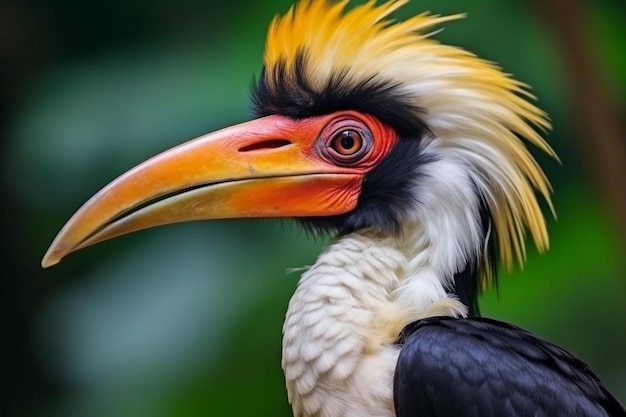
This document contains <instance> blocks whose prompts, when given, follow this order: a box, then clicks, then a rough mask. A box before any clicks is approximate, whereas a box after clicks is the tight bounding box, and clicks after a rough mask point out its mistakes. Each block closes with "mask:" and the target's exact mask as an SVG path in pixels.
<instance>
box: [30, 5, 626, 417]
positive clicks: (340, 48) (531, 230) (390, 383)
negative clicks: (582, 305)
mask: <svg viewBox="0 0 626 417" xmlns="http://www.w3.org/2000/svg"><path fill="white" fill-rule="evenodd" d="M406 3H407V1H406V0H397V1H396V0H391V1H387V2H383V3H378V2H376V1H375V0H372V1H369V2H366V3H363V4H358V5H350V7H348V4H349V0H342V1H335V2H334V1H326V0H300V1H299V2H297V3H296V4H295V5H293V6H292V7H291V8H290V9H289V10H288V11H287V12H286V13H285V14H284V15H282V16H276V17H275V18H274V20H273V21H272V22H271V24H270V27H269V30H268V34H267V40H266V45H265V53H264V57H263V67H262V72H261V74H260V76H259V77H258V81H257V82H256V83H255V85H254V86H253V91H252V105H253V108H254V113H255V117H254V118H253V119H252V120H250V121H247V122H243V123H241V124H237V125H234V126H230V127H226V128H223V129H221V130H218V131H216V132H213V133H209V134H207V135H204V136H201V137H199V138H196V139H193V140H191V141H188V142H184V143H182V144H180V145H178V146H175V147H174V148H171V149H169V150H166V151H164V152H163V153H161V154H158V155H156V156H154V157H152V158H149V159H148V160H146V161H145V162H143V163H141V164H139V165H137V166H136V167H134V168H132V169H131V170H129V171H127V172H126V173H124V174H122V175H121V176H119V177H118V178H117V179H115V180H113V181H112V182H111V183H110V184H108V185H106V186H105V187H104V188H102V189H101V190H100V191H99V192H97V193H96V194H95V195H94V196H93V197H92V198H91V199H89V200H88V201H87V202H86V203H85V204H84V205H83V206H82V207H81V208H80V209H79V210H78V211H77V212H76V213H75V214H74V215H73V216H72V217H71V219H70V220H69V221H68V222H67V223H66V224H65V226H64V227H63V228H62V229H61V231H60V232H59V234H58V235H57V237H56V238H55V239H54V241H53V242H52V244H51V246H50V248H49V249H48V251H47V253H46V254H45V256H44V258H43V260H42V265H43V267H49V266H51V265H54V264H56V263H58V262H59V261H60V260H61V258H63V257H65V256H66V255H68V254H69V253H71V252H74V251H76V250H78V249H81V248H85V247H87V246H90V245H93V244H96V243H98V242H101V241H104V240H107V239H111V238H113V237H116V236H120V235H123V234H126V233H131V232H134V231H138V230H141V229H146V228H149V227H154V226H158V225H164V224H170V223H177V222H185V221H194V220H208V219H224V218H237V217H267V218H294V219H296V220H297V221H298V222H300V223H301V225H302V226H303V227H304V228H305V229H307V230H310V231H312V232H313V233H322V234H330V235H332V237H333V238H332V241H331V243H330V245H329V246H328V247H327V248H326V249H325V250H324V251H323V252H322V253H321V254H320V255H319V257H318V259H317V261H316V262H315V264H314V265H313V266H311V267H310V268H309V269H308V270H306V271H305V272H304V273H303V274H302V276H301V278H300V280H299V283H298V285H297V287H296V289H295V292H294V294H293V296H292V298H291V300H290V302H289V306H288V311H287V314H286V318H285V322H284V326H283V344H282V368H283V371H284V374H285V381H286V389H287V394H288V400H289V402H290V404H291V407H292V411H293V414H294V416H296V417H314V416H319V417H339V416H360V417H374V416H375V417H393V416H397V417H417V416H420V417H424V416H439V417H441V416H481V417H486V416H487V417H488V416H499V417H502V416H520V417H521V416H534V417H540V416H552V417H554V416H626V410H625V409H624V408H623V406H622V405H621V404H620V402H619V401H618V400H617V399H616V398H615V397H614V396H613V395H612V394H611V393H610V392H609V391H608V390H607V389H606V388H605V387H604V386H603V385H602V383H601V381H600V380H599V378H598V377H597V376H596V375H595V374H594V373H593V371H592V370H591V369H590V368H589V366H588V365H587V364H586V363H585V362H583V361H582V360H580V359H578V358H576V357H575V356H574V355H572V354H570V353H569V352H567V351H566V350H564V349H562V348H560V347H558V346H556V345H554V344H552V343H550V342H548V341H545V340H543V339H542V338H540V337H538V336H535V335H533V334H531V333H529V332H527V331H525V330H522V329H521V328H519V327H516V326H514V325H512V324H508V323H504V322H500V321H496V320H493V319H489V318H485V317H482V316H481V315H480V311H479V308H478V297H479V295H480V293H481V291H484V290H486V289H487V288H489V287H492V286H493V285H494V283H496V280H497V268H498V267H500V266H502V267H504V268H510V267H511V266H512V265H513V264H515V263H518V264H520V265H523V264H524V262H525V259H526V252H525V245H526V238H527V235H530V238H532V240H533V241H534V244H535V245H536V246H537V248H538V249H539V250H540V251H544V250H546V249H547V248H548V244H549V238H548V232H547V226H546V219H545V216H544V214H543V211H542V207H541V206H542V204H544V205H545V206H546V207H547V209H548V210H550V211H551V212H552V213H554V208H553V205H552V202H551V194H552V188H551V185H550V183H549V180H548V178H547V177H546V175H545V174H544V172H543V170H542V168H541V167H540V166H539V164H538V162H537V161H536V159H535V158H534V157H533V155H532V154H531V152H530V150H529V146H532V147H534V148H537V149H538V150H539V151H540V152H543V153H545V154H547V155H549V156H551V157H553V158H558V157H557V155H556V154H555V152H554V150H553V149H552V148H551V147H550V145H549V144H548V142H547V141H546V139H545V138H544V136H546V135H547V133H548V132H549V130H550V122H549V119H548V116H547V114H546V113H545V112H544V111H542V110H541V109H540V108H539V107H538V106H537V105H536V103H535V102H536V98H535V97H534V96H533V95H532V94H531V92H530V88H529V87H528V86H527V85H525V84H524V83H522V82H520V81H518V80H516V79H514V78H513V76H511V75H509V74H507V73H505V72H504V71H503V70H502V69H501V68H500V66H498V65H497V64H495V63H492V62H490V61H487V60H485V59H482V58H479V57H478V56H476V55H475V54H473V53H471V52H469V51H467V50H465V49H462V48H460V47H457V46H451V45H447V44H443V43H441V42H439V41H437V40H436V39H435V35H436V33H437V31H438V30H439V28H440V27H441V25H442V24H444V23H448V22H451V21H454V20H458V19H461V18H463V17H464V15H463V14H454V15H447V16H445V15H444V16H442V15H437V14H431V13H422V14H417V15H414V16H411V17H408V18H406V19H404V20H395V19H394V18H393V14H394V12H396V10H398V9H399V8H400V7H402V6H403V5H405V4H406ZM542 201H543V203H542Z"/></svg>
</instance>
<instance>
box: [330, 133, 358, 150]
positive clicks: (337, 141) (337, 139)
mask: <svg viewBox="0 0 626 417" xmlns="http://www.w3.org/2000/svg"><path fill="white" fill-rule="evenodd" d="M330 146H332V148H333V149H334V150H335V152H337V153H338V154H339V155H344V156H348V155H354V154H355V153H357V152H358V151H359V150H360V149H361V148H362V147H363V138H362V137H361V135H360V134H359V132H357V131H356V130H352V129H346V130H342V131H341V132H339V133H337V134H336V135H335V136H334V137H333V139H332V141H331V145H330Z"/></svg>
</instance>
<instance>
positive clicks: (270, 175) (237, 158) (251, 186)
mask: <svg viewBox="0 0 626 417" xmlns="http://www.w3.org/2000/svg"><path fill="white" fill-rule="evenodd" d="M330 117H332V116H320V117H314V118H310V119H302V120H293V119H290V118H287V117H283V116H267V117H263V118H260V119H256V120H252V121H249V122H246V123H242V124H239V125H235V126H232V127H228V128H225V129H222V130H219V131H217V132H214V133H210V134H207V135H205V136H201V137H199V138H197V139H193V140H191V141H189V142H186V143H183V144H181V145H179V146H176V147H174V148H172V149H170V150H167V151H165V152H163V153H161V154H159V155H157V156H155V157H153V158H151V159H149V160H147V161H145V162H143V163H142V164H140V165H138V166H136V167H135V168H133V169H131V170H130V171H128V172H126V173H125V174H123V175H121V176H120V177H118V178H117V179H116V180H114V181H113V182H111V183H110V184H108V185H107V186H106V187H104V188H103V189H102V190H100V191H99V192H98V193H97V194H95V195H94V196H93V197H92V198H91V199H90V200H89V201H87V202H86V203H85V204H84V205H83V206H82V207H81V208H80V209H79V210H78V211H77V212H76V213H75V214H74V215H73V216H72V218H71V219H70V220H69V221H68V222H67V223H66V224H65V226H64V227H63V229H62V230H61V231H60V232H59V234H58V235H57V237H56V238H55V239H54V241H53V242H52V244H51V245H50V248H49V249H48V251H47V252H46V254H45V256H44V258H43V260H42V266H43V267H44V268H45V267H48V266H51V265H54V264H56V263H58V262H59V261H60V260H61V258H63V257H64V256H66V255H67V254H69V253H71V252H73V251H75V250H78V249H80V248H84V247H86V246H89V245H92V244H94V243H98V242H101V241H103V240H106V239H110V238H113V237H116V236H120V235H123V234H126V233H131V232H134V231H137V230H141V229H146V228H149V227H154V226H159V225H164V224H169V223H177V222H184V221H191V220H204V219H220V218H234V217H299V216H329V215H336V214H342V213H346V212H348V211H350V210H352V209H354V208H355V207H356V204H357V200H358V196H359V193H360V188H361V182H362V178H363V175H364V173H363V172H362V171H361V170H357V169H351V168H346V167H339V166H337V165H334V164H332V163H330V162H328V161H326V160H324V158H321V157H320V156H319V154H318V152H317V147H316V139H317V138H318V136H319V134H320V132H321V131H322V129H323V128H324V126H325V125H326V123H327V122H328V120H329V119H330Z"/></svg>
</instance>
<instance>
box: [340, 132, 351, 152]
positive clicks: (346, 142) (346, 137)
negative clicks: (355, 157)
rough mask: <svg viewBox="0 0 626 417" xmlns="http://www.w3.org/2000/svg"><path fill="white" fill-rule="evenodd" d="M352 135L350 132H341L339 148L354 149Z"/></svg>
mask: <svg viewBox="0 0 626 417" xmlns="http://www.w3.org/2000/svg"><path fill="white" fill-rule="evenodd" d="M353 135H354V133H353V132H350V131H346V132H343V134H342V135H341V147H342V148H344V149H352V148H353V147H354V136H353Z"/></svg>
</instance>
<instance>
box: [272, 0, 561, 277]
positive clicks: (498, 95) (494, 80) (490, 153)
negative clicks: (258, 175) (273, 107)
mask: <svg viewBox="0 0 626 417" xmlns="http://www.w3.org/2000/svg"><path fill="white" fill-rule="evenodd" d="M406 3H407V0H399V1H388V2H386V3H383V4H380V5H377V4H376V2H375V1H370V2H368V3H365V4H363V5H359V6H355V7H353V8H352V9H350V10H348V11H346V6H347V4H348V0H343V1H339V2H336V3H332V2H328V1H323V0H322V1H315V0H302V1H300V2H299V3H298V4H296V5H295V6H293V7H292V8H291V9H290V10H289V11H288V12H287V13H286V15H284V16H283V17H276V18H275V19H274V20H273V22H272V23H271V25H270V28H269V32H268V36H267V43H266V51H265V57H264V63H265V69H266V71H268V72H272V71H273V70H274V69H275V68H276V67H277V66H285V67H286V68H287V71H286V72H285V74H287V76H289V74H290V72H289V69H290V68H293V67H294V66H295V65H296V61H297V59H298V58H297V57H298V56H299V55H302V52H303V51H305V52H306V57H307V61H306V65H305V66H304V71H305V73H304V76H305V77H306V78H307V80H308V82H309V85H311V86H312V87H313V88H316V87H319V88H320V89H322V88H323V86H324V85H326V84H327V83H328V80H329V79H330V78H331V77H332V76H333V74H336V73H337V72H339V71H343V74H344V76H345V77H346V78H349V79H352V80H354V81H355V82H359V81H363V80H369V79H372V78H373V77H379V78H381V79H384V80H389V81H390V82H392V83H393V84H394V85H397V86H398V88H401V89H402V92H403V93H405V94H408V95H411V96H412V97H414V99H415V101H416V102H417V103H419V106H420V107H422V108H424V109H426V111H427V115H426V116H425V119H426V123H427V125H428V127H429V128H430V129H431V130H432V131H433V133H434V134H435V136H436V137H438V138H440V139H441V140H442V141H443V142H444V143H445V145H446V146H447V147H450V148H454V149H455V150H457V151H458V153H459V155H461V157H462V158H465V159H466V160H465V161H464V162H466V163H467V164H469V165H470V166H471V168H472V169H473V170H474V171H475V173H476V177H477V178H479V180H480V182H481V183H484V184H486V185H485V187H484V188H485V189H484V190H482V191H483V193H484V198H485V200H486V204H487V205H488V207H489V210H490V212H491V216H492V220H493V225H492V228H493V229H494V231H495V233H496V235H497V239H498V245H499V254H500V258H501V259H502V260H503V262H504V264H505V266H507V267H510V266H511V264H512V262H513V260H514V259H515V258H517V260H518V261H519V263H520V264H523V263H524V261H525V256H526V254H525V247H524V241H525V237H526V230H529V231H530V234H531V236H532V238H533V240H534V241H535V244H536V245H537V247H538V249H539V250H542V251H543V250H545V249H547V247H548V233H547V230H546V222H545V219H544V216H543V214H542V212H541V208H540V206H539V203H538V201H537V196H536V191H537V192H538V194H541V195H542V196H543V198H544V199H545V200H546V201H547V203H548V205H549V207H550V209H551V210H552V211H553V209H552V203H551V200H550V195H551V191H552V190H551V187H550V184H549V182H548V180H547V178H546V176H545V175H544V173H543V171H542V170H541V168H540V167H539V165H538V164H537V162H536V161H535V159H534V158H533V157H532V156H531V154H530V153H529V151H528V149H527V148H526V145H525V143H524V141H523V140H526V141H528V142H529V143H531V144H533V145H534V146H537V147H538V148H539V149H541V150H542V151H544V152H546V153H547V154H549V155H551V156H553V157H556V155H555V153H554V152H553V150H552V149H551V148H550V146H549V145H548V144H547V142H546V141H545V140H544V139H543V138H542V136H541V135H540V133H539V132H538V131H540V132H541V131H545V130H547V129H549V128H550V123H549V121H548V119H547V117H546V114H545V113H544V112H543V111H542V110H540V109H539V108H538V107H537V106H535V104H533V103H532V101H530V100H534V96H533V95H532V94H530V93H529V92H528V87H527V86H526V85H525V84H523V83H521V82H519V81H517V80H515V79H513V78H512V77H511V76H509V75H508V74H505V73H504V72H503V71H502V70H501V69H500V68H499V67H498V66H497V65H495V64H493V63H491V62H488V61H485V60H483V59H480V58H478V57H476V56H475V55H474V54H472V53H470V52H467V51H465V50H463V49H461V48H458V47H454V46H449V45H443V44H441V43H439V42H437V41H436V40H434V39H432V37H431V35H432V34H433V33H432V32H427V31H432V30H433V28H434V27H435V26H437V25H440V24H442V23H444V22H448V21H451V20H456V19H459V18H462V17H463V16H464V15H462V14H456V15H451V16H439V15H432V14H429V13H422V14H419V15H416V16H414V17H411V18H409V19H407V20H404V21H400V22H394V21H393V20H391V19H389V15H390V14H391V13H392V12H394V11H395V10H397V9H398V8H399V7H401V6H403V5H404V4H406ZM267 82H268V83H270V84H271V83H272V82H276V80H275V79H274V78H272V77H268V78H267ZM269 88H270V89H271V88H272V86H271V85H269ZM522 139H523V140H522ZM484 145H487V146H484ZM493 272H494V271H490V267H489V266H488V265H487V264H485V265H483V266H482V268H481V276H482V279H483V283H484V284H488V283H489V282H490V280H491V277H492V273H493Z"/></svg>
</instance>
